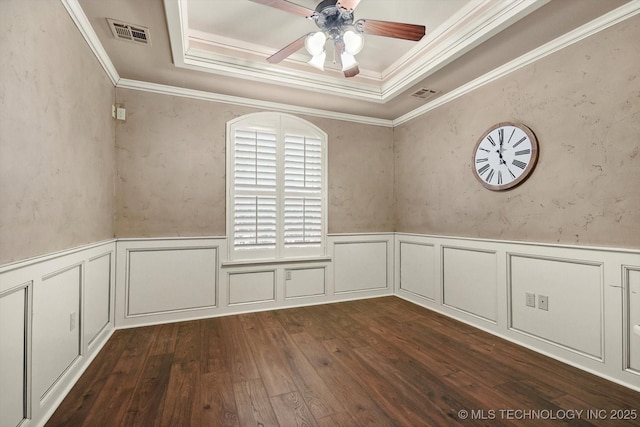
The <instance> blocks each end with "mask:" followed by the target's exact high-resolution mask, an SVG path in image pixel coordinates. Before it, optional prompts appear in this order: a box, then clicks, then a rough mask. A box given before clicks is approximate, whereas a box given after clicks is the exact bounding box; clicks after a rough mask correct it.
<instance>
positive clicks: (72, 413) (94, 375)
mask: <svg viewBox="0 0 640 427" xmlns="http://www.w3.org/2000/svg"><path fill="white" fill-rule="evenodd" d="M132 339H134V336H133V335H132V334H128V333H127V332H125V331H115V332H114V333H113V335H112V336H111V339H109V341H108V342H107V343H106V344H105V345H104V347H103V348H102V349H101V350H100V353H99V357H100V363H93V364H91V365H89V367H88V368H87V370H86V371H85V372H84V374H83V375H82V376H81V377H80V379H79V380H78V382H77V383H76V385H75V386H74V388H75V389H76V390H79V391H81V392H79V393H74V394H70V395H69V396H68V397H67V398H66V399H64V400H63V402H62V403H61V404H60V406H59V407H58V409H57V410H56V412H55V413H54V414H53V416H52V417H51V418H50V419H49V422H48V423H47V425H48V426H51V427H53V426H56V427H57V426H75V425H82V423H83V421H84V420H85V419H86V418H87V417H88V416H89V413H90V411H92V408H93V406H94V404H95V402H96V400H97V398H98V395H99V394H100V392H101V390H102V388H103V387H104V385H105V383H106V382H107V380H108V379H109V377H110V375H111V372H112V371H113V369H114V368H115V366H116V365H117V363H118V361H119V360H120V357H121V355H122V353H123V352H124V350H125V347H126V346H127V345H128V343H129V342H130V341H131V340H132Z"/></svg>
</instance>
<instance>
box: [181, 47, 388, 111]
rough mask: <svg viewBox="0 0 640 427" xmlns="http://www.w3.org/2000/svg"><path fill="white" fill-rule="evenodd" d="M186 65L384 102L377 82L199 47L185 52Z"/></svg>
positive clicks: (209, 71) (228, 74)
mask: <svg viewBox="0 0 640 427" xmlns="http://www.w3.org/2000/svg"><path fill="white" fill-rule="evenodd" d="M183 64H184V65H183V67H182V68H187V69H192V70H198V71H204V72H208V73H211V67H212V66H213V67H215V69H216V72H215V74H218V75H223V76H228V77H236V78H237V77H239V75H242V78H244V79H247V80H252V81H257V82H268V83H271V84H279V85H282V86H287V87H291V88H297V89H299V88H300V87H303V88H304V89H308V90H313V91H321V92H324V93H332V94H334V95H341V96H343V97H347V98H353V99H361V100H362V99H363V100H366V101H369V102H376V103H382V102H383V99H382V97H381V95H380V89H379V87H376V86H371V85H364V84H361V83H358V82H356V81H349V80H346V79H345V78H344V77H342V73H340V76H341V77H340V78H328V77H318V75H317V74H315V73H313V72H307V71H299V70H295V71H294V70H284V71H283V70H282V69H279V68H277V67H274V66H273V65H271V64H269V63H268V62H267V61H264V63H253V64H251V65H249V64H247V61H241V60H238V59H233V58H231V57H229V56H226V55H219V54H215V53H212V52H205V51H197V50H196V49H193V48H190V49H189V51H188V52H187V53H186V54H185V55H184V58H183Z"/></svg>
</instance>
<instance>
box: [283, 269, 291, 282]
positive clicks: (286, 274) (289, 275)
mask: <svg viewBox="0 0 640 427" xmlns="http://www.w3.org/2000/svg"><path fill="white" fill-rule="evenodd" d="M284 275H285V279H286V280H291V270H287V271H286V273H285V274H284Z"/></svg>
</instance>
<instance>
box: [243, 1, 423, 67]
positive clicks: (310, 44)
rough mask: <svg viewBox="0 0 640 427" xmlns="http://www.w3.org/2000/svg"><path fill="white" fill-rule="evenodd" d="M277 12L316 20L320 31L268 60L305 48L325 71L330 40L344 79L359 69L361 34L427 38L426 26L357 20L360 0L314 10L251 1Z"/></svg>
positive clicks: (284, 3) (325, 4) (320, 5)
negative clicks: (326, 46) (326, 45)
mask: <svg viewBox="0 0 640 427" xmlns="http://www.w3.org/2000/svg"><path fill="white" fill-rule="evenodd" d="M250 1H252V2H254V3H260V4H263V5H265V6H270V7H273V8H276V9H280V10H284V11H285V12H290V13H293V14H295V15H299V16H303V17H304V18H307V19H310V20H313V21H314V22H315V23H316V25H317V26H318V28H320V31H317V32H311V33H307V34H304V35H303V36H301V37H300V38H298V39H297V40H295V41H294V42H293V43H290V44H289V45H287V46H285V47H283V48H282V49H280V50H279V51H277V52H276V53H274V54H273V55H271V56H270V57H268V58H267V61H269V62H270V63H272V64H276V63H278V62H280V61H282V60H283V59H285V58H287V57H288V56H290V55H292V54H293V53H295V52H297V51H298V50H300V49H301V48H302V47H303V46H304V47H306V49H307V51H308V52H309V53H310V54H311V55H312V57H311V60H310V61H309V64H310V65H312V66H314V67H316V68H318V69H320V70H324V62H325V59H326V51H325V49H324V45H325V42H326V40H327V39H331V40H332V41H333V43H334V47H335V50H334V52H335V62H336V64H337V65H338V66H339V67H340V68H341V69H342V71H343V72H344V75H345V77H353V76H356V75H357V74H358V73H359V72H360V69H359V68H358V62H357V61H356V59H355V55H356V54H358V53H359V52H360V51H361V50H362V47H363V46H364V38H363V37H362V34H371V35H374V36H384V37H393V38H397V39H404V40H413V41H418V40H420V39H421V38H422V37H423V36H424V35H425V26H424V25H414V24H403V23H399V22H389V21H376V20H373V19H359V20H357V21H355V20H354V17H353V11H354V9H355V8H356V7H357V6H358V3H360V0H322V1H321V2H320V3H318V5H317V6H316V8H315V10H312V9H309V8H307V7H304V6H300V5H297V4H295V3H291V2H290V1H287V0H250Z"/></svg>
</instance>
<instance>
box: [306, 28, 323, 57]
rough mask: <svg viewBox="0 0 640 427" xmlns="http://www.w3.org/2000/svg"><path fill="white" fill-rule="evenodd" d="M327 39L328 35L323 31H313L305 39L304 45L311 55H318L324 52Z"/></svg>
mask: <svg viewBox="0 0 640 427" xmlns="http://www.w3.org/2000/svg"><path fill="white" fill-rule="evenodd" d="M326 41H327V36H325V35H324V33H323V32H322V31H318V32H317V33H313V34H311V35H309V36H307V38H306V40H305V41H304V47H305V48H306V49H307V52H309V54H310V55H312V56H316V55H320V54H321V53H322V52H324V43H325V42H326Z"/></svg>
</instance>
